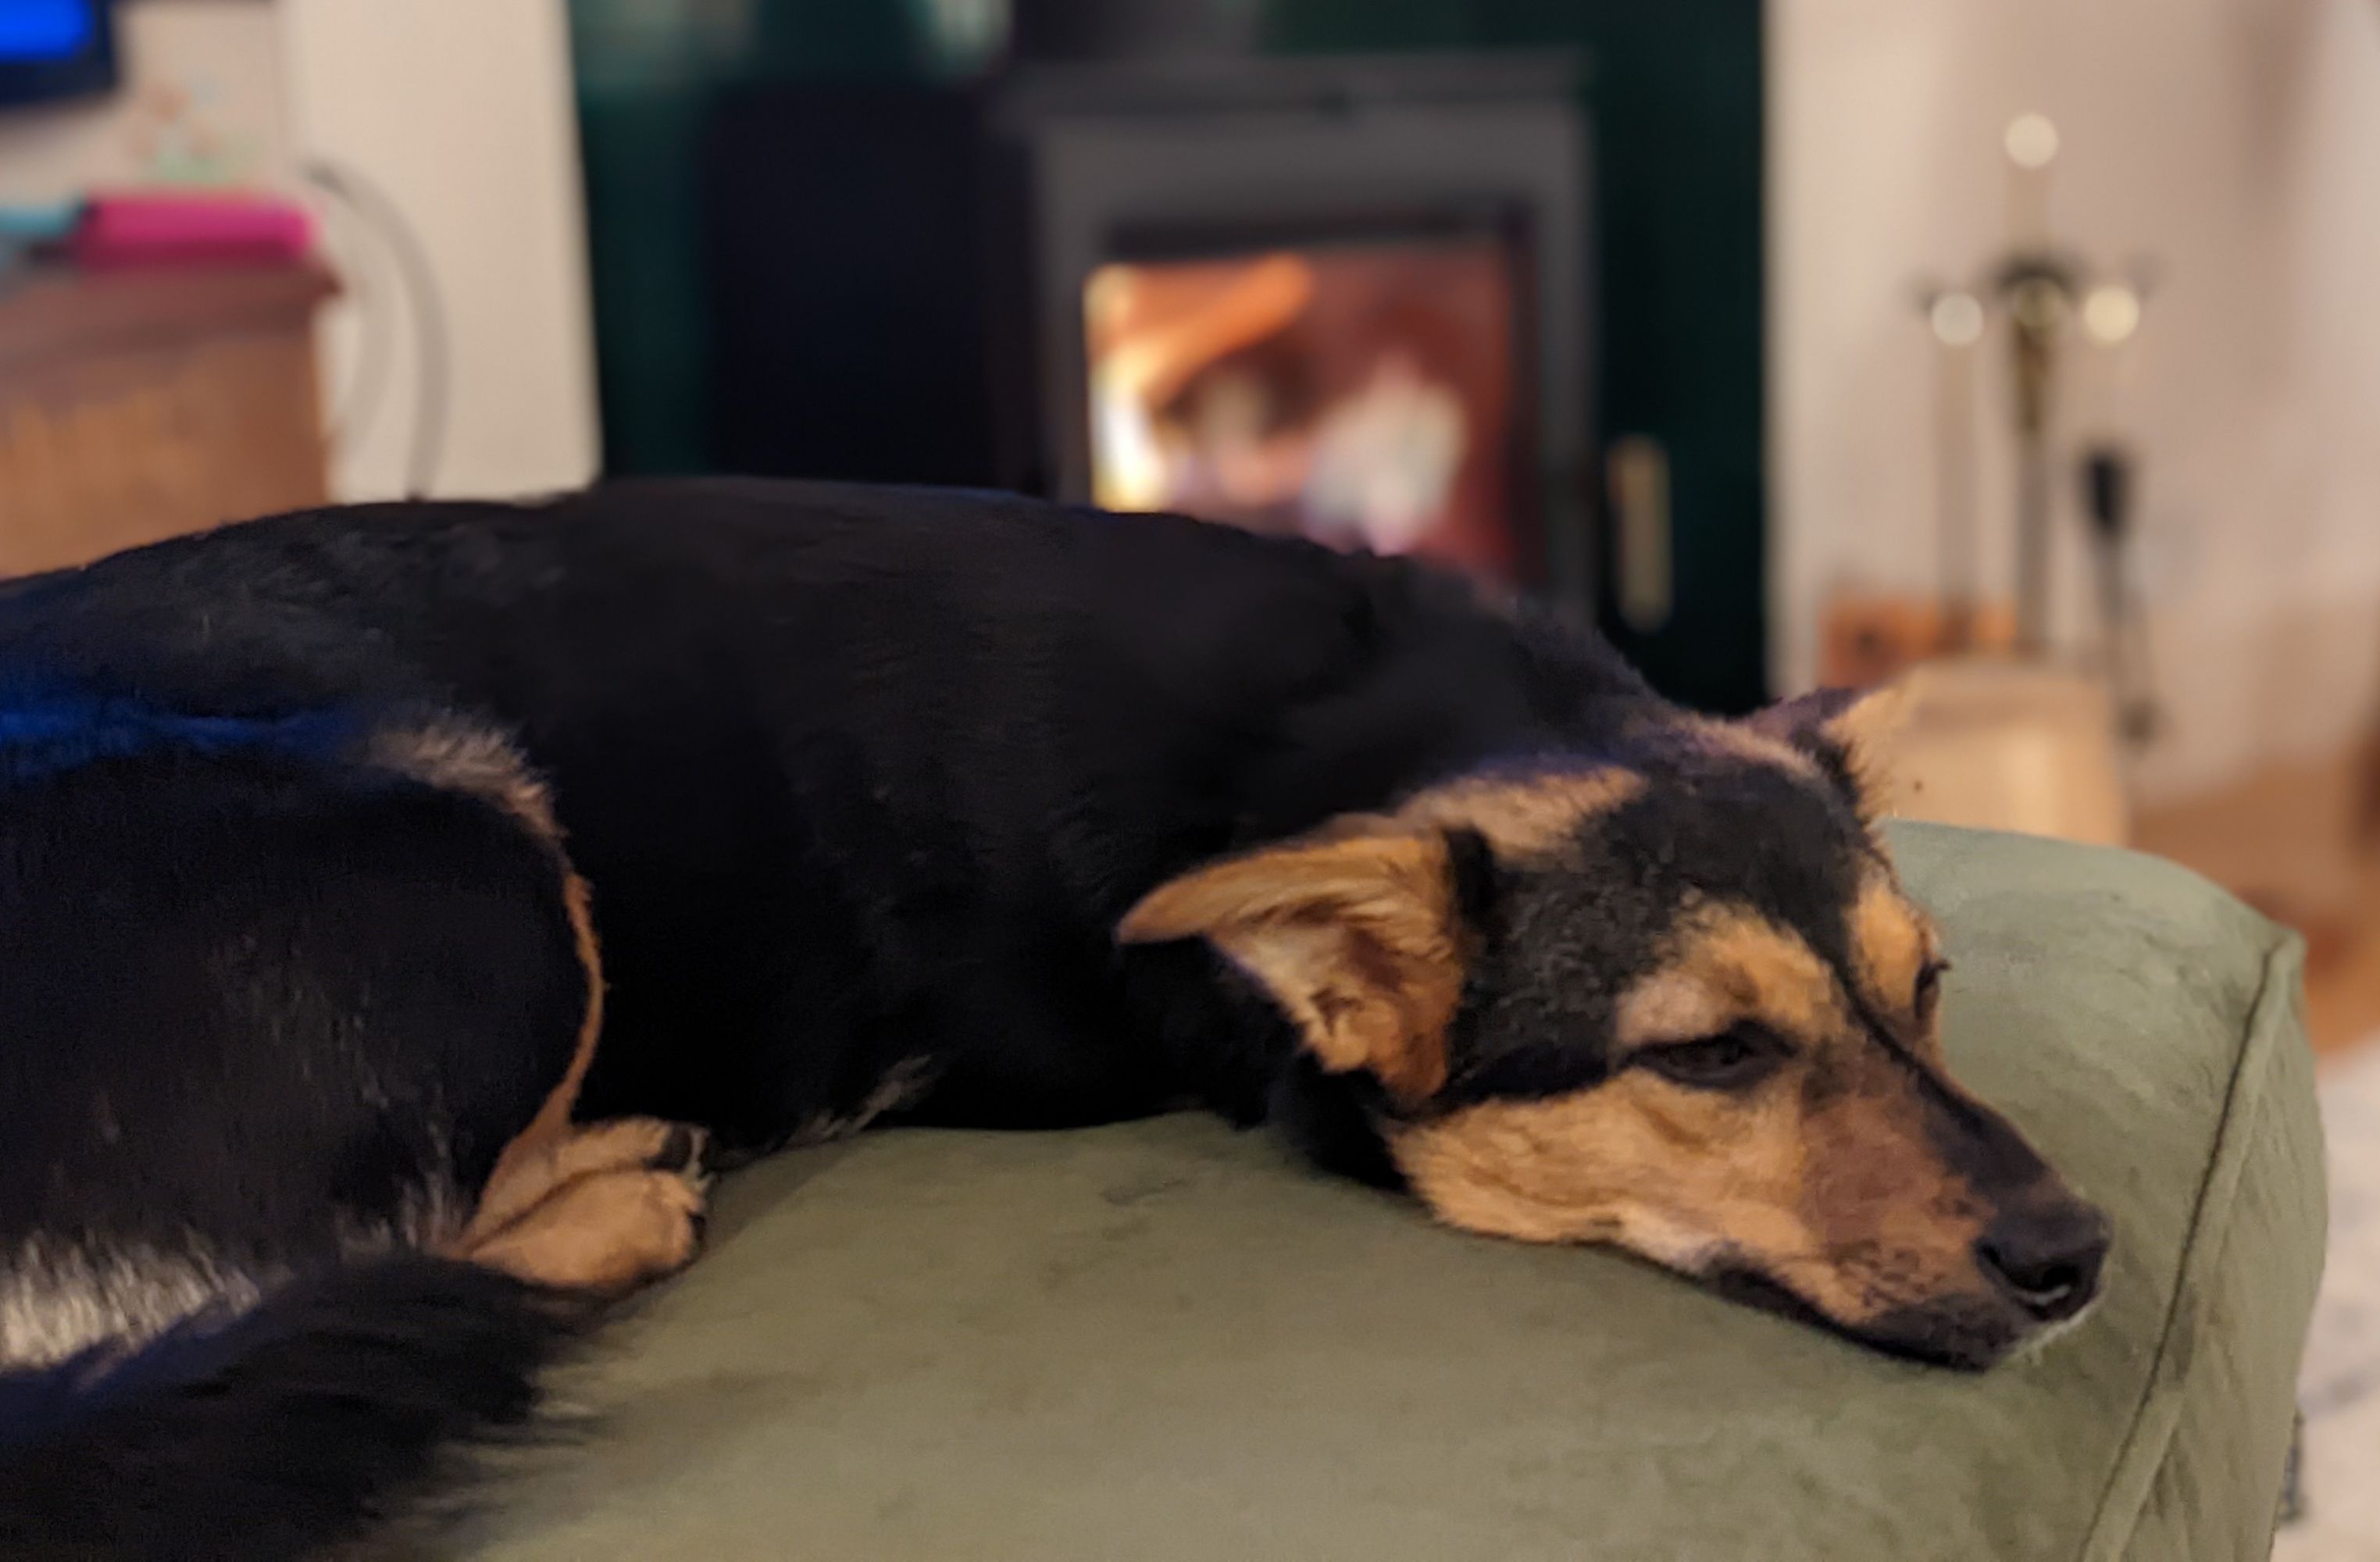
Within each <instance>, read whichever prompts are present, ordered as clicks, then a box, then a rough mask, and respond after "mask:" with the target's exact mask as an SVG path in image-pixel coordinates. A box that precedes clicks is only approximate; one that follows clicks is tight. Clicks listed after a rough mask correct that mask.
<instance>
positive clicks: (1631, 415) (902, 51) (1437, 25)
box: [571, 0, 1765, 709]
mask: <svg viewBox="0 0 2380 1562" xmlns="http://www.w3.org/2000/svg"><path fill="white" fill-rule="evenodd" d="M1086 3H1097V0H1086ZM1219 3H1220V0H1219ZM1236 3H1241V4H1260V5H1261V7H1262V13H1263V21H1262V31H1263V35H1264V37H1265V39H1266V41H1267V46H1268V47H1269V49H1272V50H1275V51H1278V52H1281V53H1301V52H1302V53H1371V52H1382V51H1393V50H1440V49H1460V48H1464V47H1475V48H1495V47H1515V46H1532V45H1560V46H1569V47H1574V48H1578V49H1581V50H1583V51H1584V52H1585V54H1586V56H1587V57H1588V59H1589V61H1590V62H1591V63H1590V68H1589V73H1588V75H1589V83H1588V86H1587V87H1586V89H1585V96H1586V106H1587V109H1588V112H1589V115H1590V118H1591V123H1592V124H1593V126H1594V130H1595V152H1596V163H1597V168H1596V190H1595V194H1596V206H1595V220H1596V239H1597V266H1598V274H1597V278H1596V279H1595V280H1596V293H1597V310H1596V317H1595V321H1594V329H1595V330H1596V332H1597V337H1598V343H1599V353H1598V373H1599V376H1600V383H1599V385H1598V387H1597V398H1598V403H1599V412H1600V416H1601V419H1602V423H1603V430H1602V433H1603V435H1604V437H1605V438H1606V439H1607V440H1608V439H1609V438H1610V437H1613V436H1617V435H1620V434H1628V433H1637V434H1647V435H1650V436H1652V437H1653V438H1655V439H1657V440H1658V441H1659V442H1661V443H1662V445H1663V446H1664V447H1665V448H1666V449H1667V450H1668V452H1669V454H1670V484H1671V503H1672V513H1673V517H1674V525H1673V537H1674V548H1675V554H1676V557H1675V566H1674V567H1675V571H1676V589H1677V606H1676V610H1675V612H1674V613H1673V615H1672V617H1671V618H1670V622H1669V623H1668V624H1666V625H1665V626H1663V627H1662V628H1661V629H1660V630H1659V631H1658V633H1654V634H1650V635H1637V634H1633V633H1631V632H1630V631H1628V630H1627V629H1626V627H1625V626H1624V625H1619V624H1608V625H1607V627H1608V628H1609V629H1610V630H1611V632H1612V634H1613V636H1614V637H1615V638H1616V639H1618V640H1619V641H1621V644H1622V646H1623V648H1626V649H1627V650H1628V651H1629V652H1630V653H1631V654H1632V655H1633V656H1634V657H1635V659H1636V660H1638V661H1639V663H1640V664H1641V665H1643V666H1644V667H1645V671H1646V672H1648V673H1650V674H1651V675H1652V676H1653V677H1654V678H1655V679H1656V680H1657V681H1658V683H1659V684H1662V686H1663V687H1664V688H1666V689H1667V690H1669V691H1670V693H1672V694H1674V695H1676V696H1679V697H1681V698H1683V699H1687V700H1690V701H1692V702H1694V703H1696V704H1700V705H1704V706H1708V707H1713V708H1730V709H1732V708H1745V707H1748V706H1750V705H1752V704H1754V703H1755V702H1756V701H1757V700H1759V699H1760V698H1761V697H1762V696H1763V694H1764V693H1765V690H1764V686H1763V685H1764V682H1765V680H1764V672H1763V667H1764V650H1763V647H1764V642H1765V634H1764V630H1763V626H1762V619H1763V601H1762V558H1763V515H1764V506H1765V497H1764V489H1763V481H1764V479H1763V465H1764V464H1763V449H1762V445H1763V432H1762V430H1763V423H1764V416H1763V373H1762V351H1763V333H1764V325H1763V302H1762V295H1763V277H1762V252H1763V251H1762V232H1763V219H1762V174H1761V169H1762V128H1761V127H1762V117H1763V99H1762V79H1761V54H1762V49H1761V19H1760V10H1761V7H1760V4H1759V0H1236ZM571 9H572V22H573V40H574V45H575V48H576V52H577V66H578V73H579V88H580V106H581V113H582V136H583V139H584V145H585V149H586V160H587V196H588V214H589V228H590V237H591V248H592V257H593V268H594V284H595V309H596V337H597V358H598V368H599V373H600V375H601V395H602V407H603V420H604V430H605V457H606V464H607V466H608V467H609V469H611V470H612V471H614V472H619V473H629V472H682V471H700V470H704V469H706V465H707V463H706V454H705V449H704V433H703V430H704V428H705V418H706V409H705V407H704V406H703V394H704V393H703V385H704V372H703V364H702V361H701V353H702V344H703V342H704V340H705V338H706V335H707V328H706V326H705V323H704V319H703V315H702V299H701V297H700V283H699V258H698V254H697V252H696V248H695V246H696V244H697V236H698V222H697V219H696V207H695V201H696V169H695V166H694V153H693V147H694V145H695V138H696V136H697V135H698V129H699V126H700V122H701V115H702V113H703V111H704V108H705V105H706V103H708V101H709V99H710V94H711V93H713V92H715V91H718V90H719V89H720V88H722V86H726V85H730V84H733V83H735V82H737V81H742V80H747V79H757V78H777V79H801V78H821V79H823V78H845V79H848V78H853V77H874V78H886V77H890V78H895V79H926V78H931V77H936V76H946V75H950V74H953V73H954V72H956V73H964V72H965V70H966V69H967V68H968V67H969V64H970V61H969V59H968V54H969V53H970V51H971V50H973V49H975V48H976V47H977V45H978V43H979V41H977V40H967V39H958V40H953V39H948V38H942V39H937V38H935V37H933V36H931V35H929V33H928V32H926V31H925V30H923V29H921V28H919V27H917V26H916V25H914V24H913V22H912V20H911V18H914V17H916V16H918V15H921V14H923V8H922V6H916V5H914V4H913V3H912V0H774V3H771V0H756V3H755V5H754V6H751V7H750V8H749V10H748V12H747V15H746V17H745V18H744V20H743V22H742V23H741V24H740V25H739V24H734V23H733V22H732V20H731V21H728V22H719V21H714V22H710V23H706V22H705V21H704V20H702V18H706V17H710V18H735V13H736V10H737V8H736V7H734V6H726V7H707V6H703V5H701V4H699V3H698V0H687V3H686V6H684V14H685V17H686V18H687V19H685V20H682V21H680V22H678V23H676V24H674V25H657V24H656V23H654V22H653V21H652V20H650V18H651V16H652V14H653V11H654V8H653V7H652V6H650V5H647V4H639V3H637V0H573V4H572V7H571Z"/></svg>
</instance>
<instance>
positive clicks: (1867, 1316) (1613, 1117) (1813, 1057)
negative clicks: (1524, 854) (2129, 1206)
mask: <svg viewBox="0 0 2380 1562" xmlns="http://www.w3.org/2000/svg"><path fill="white" fill-rule="evenodd" d="M1877 884H1878V890H1879V893H1881V894H1882V895H1883V896H1885V897H1886V899H1883V900H1879V901H1876V902H1873V905H1872V907H1871V909H1870V910H1869V912H1868V913H1867V914H1868V915H1871V916H1873V917H1875V918H1876V920H1877V922H1878V926H1876V928H1875V929H1873V930H1871V931H1870V932H1869V933H1868V934H1867V935H1866V937H1867V938H1873V939H1876V940H1877V947H1876V953H1875V955H1874V958H1875V959H1876V960H1877V961H1879V962H1888V961H1903V962H1906V961H1909V960H1912V959H1922V958H1924V952H1923V951H1925V949H1926V948H1927V947H1928V945H1927V943H1926V941H1925V940H1927V939H1929V938H1930V937H1931V935H1930V931H1929V930H1927V929H1926V928H1925V926H1924V925H1923V923H1922V921H1917V920H1913V917H1914V914H1913V913H1911V912H1910V911H1909V910H1908V908H1907V907H1906V905H1905V903H1903V902H1900V900H1899V898H1898V896H1897V894H1895V893H1894V892H1893V891H1892V890H1891V887H1890V885H1889V884H1888V882H1887V881H1885V880H1883V879H1882V878H1879V879H1878V881H1877ZM1908 969H1909V972H1910V980H1911V982H1912V983H1913V982H1914V980H1915V977H1914V969H1915V967H1914V966H1913V965H1911V966H1909V967H1908ZM1846 999H1847V995H1846V994H1845V993H1844V992H1843V990H1842V987H1841V985H1840V980H1839V978H1838V977H1837V975H1836V974H1835V973H1834V972H1833V971H1831V970H1830V969H1829V968H1828V965H1827V964H1826V963H1825V962H1823V961H1822V960H1820V959H1819V957H1818V956H1817V954H1816V953H1815V951H1812V950H1811V948H1810V947H1809V945H1808V944H1807V943H1806V942H1804V941H1803V938H1801V937H1800V936H1799V935H1798V934H1797V933H1795V932H1794V931H1792V930H1791V929H1790V928H1787V927H1782V926H1777V925H1774V924H1772V923H1769V922H1767V920H1765V919H1764V918H1762V917H1760V916H1758V915H1756V914H1754V913H1753V912H1751V911H1750V910H1749V909H1747V908H1744V907H1742V906H1732V905H1718V904H1713V905H1705V906H1702V907H1698V908H1694V909H1693V910H1690V911H1689V912H1687V913H1686V914H1684V915H1683V916H1682V918H1681V919H1680V924H1679V927H1678V930H1677V932H1676V933H1675V934H1674V935H1673V937H1672V938H1671V939H1670V943H1669V946H1668V949H1667V951H1666V952H1665V955H1664V958H1663V961H1662V963H1661V966H1660V968H1659V969H1658V971H1656V972H1654V973H1653V974H1652V975H1649V976H1647V977H1645V979H1644V980H1643V981H1641V982H1640V983H1638V984H1637V985H1636V986H1635V987H1633V988H1632V989H1631V990H1629V991H1627V992H1625V993H1623V994H1621V997H1620V999H1619V1001H1618V1004H1617V1009H1616V1013H1615V1033H1616V1034H1615V1044H1616V1045H1617V1047H1619V1048H1620V1049H1621V1052H1622V1053H1625V1052H1628V1051H1632V1050H1634V1049H1636V1048H1639V1047H1647V1046H1660V1045H1665V1044H1672V1043H1679V1042H1689V1041H1694V1040H1699V1039H1702V1038H1704V1037H1707V1036H1711V1035H1718V1034H1719V1033H1721V1032H1723V1031H1725V1030H1727V1029H1728V1028H1729V1027H1730V1026H1732V1025H1734V1024H1737V1023H1745V1022H1750V1023H1757V1024H1759V1025H1760V1026H1762V1027H1764V1028H1766V1029H1767V1030H1768V1031H1770V1032H1772V1033H1774V1034H1775V1035H1778V1036H1779V1037H1781V1038H1782V1039H1783V1040H1784V1042H1785V1043H1786V1044H1787V1045H1789V1046H1790V1047H1791V1054H1790V1056H1788V1057H1787V1058H1785V1059H1783V1060H1782V1061H1781V1062H1779V1064H1778V1065H1777V1066H1776V1069H1775V1072H1773V1073H1771V1074H1770V1075H1769V1076H1767V1078H1765V1079H1762V1080H1760V1081H1758V1082H1757V1083H1755V1084H1752V1085H1750V1086H1749V1087H1748V1088H1745V1089H1743V1090H1728V1089H1697V1088H1694V1087H1692V1086H1690V1085H1686V1084H1679V1083H1677V1082H1674V1081H1671V1080H1669V1079H1666V1078H1663V1077H1661V1076H1660V1075H1659V1074H1658V1072H1655V1071H1654V1070H1652V1069H1649V1068H1644V1067H1623V1068H1621V1069H1620V1070H1619V1071H1618V1072H1615V1073H1614V1074H1612V1075H1611V1076H1610V1077H1609V1079H1607V1080H1606V1081H1604V1082H1603V1083H1601V1084H1597V1085H1594V1086H1591V1087H1589V1088H1586V1089H1584V1090H1580V1091H1577V1092H1574V1093H1573V1094H1570V1095H1568V1096H1557V1097H1554V1098H1551V1099H1547V1100H1490V1101H1486V1102H1481V1103H1477V1104H1475V1105H1472V1106H1468V1107H1464V1108H1460V1109H1458V1110H1456V1111H1454V1112H1451V1113H1450V1114H1448V1115H1446V1116H1444V1117H1442V1118H1437V1119H1425V1120H1420V1121H1418V1122H1415V1123H1412V1124H1409V1125H1406V1126H1403V1127H1392V1128H1390V1130H1389V1136H1390V1153H1391V1154H1392V1155H1393V1156H1394V1157H1395V1159H1396V1161H1397V1164H1398V1166H1399V1167H1400V1168H1402V1169H1403V1172H1404V1174H1405V1176H1406V1177H1407V1178H1408V1179H1409V1180H1410V1181H1411V1182H1412V1183H1413V1186H1414V1188H1415V1192H1416V1193H1419V1194H1420V1195H1421V1197H1422V1198H1423V1199H1424V1201H1425V1202H1427V1204H1428V1205H1429V1206H1430V1208H1431V1209H1432V1210H1433V1211H1434V1212H1435V1213H1436V1214H1437V1215H1438V1217H1439V1218H1441V1219H1443V1220H1446V1221H1447V1222H1449V1223H1450V1224H1452V1225H1456V1226H1460V1227H1463V1228H1464V1229H1470V1230H1476V1231H1484V1232H1489V1233H1493V1234H1496V1235H1501V1236H1508V1237H1516V1238H1519V1239H1522V1240H1524V1241H1590V1242H1609V1243H1614V1244H1617V1245H1619V1246H1621V1247H1624V1248H1626V1249H1628V1250H1629V1251H1631V1252H1633V1253H1640V1254H1642V1255H1644V1256H1645V1257H1647V1258H1651V1259H1653V1260H1654V1261H1656V1262H1658V1263H1660V1264H1664V1265H1669V1266H1670V1267H1671V1268H1675V1269H1679V1270H1682V1271H1684V1272H1686V1273H1690V1274H1692V1273H1700V1272H1705V1271H1706V1270H1708V1269H1709V1268H1710V1267H1711V1266H1713V1265H1716V1264H1718V1263H1721V1262H1727V1263H1749V1264H1751V1265H1755V1267H1757V1268H1758V1269H1759V1270H1760V1271H1762V1272H1763V1273H1765V1274H1767V1276H1768V1277H1770V1278H1772V1279H1774V1280H1777V1281H1779V1283H1782V1284H1784V1285H1785V1286H1787V1287H1789V1288H1790V1289H1791V1290H1793V1291H1794V1292H1796V1293H1797V1294H1798V1295H1800V1296H1801V1297H1802V1298H1803V1300H1804V1301H1805V1302H1810V1303H1811V1304H1812V1305H1814V1306H1816V1307H1818V1308H1819V1309H1820V1310H1821V1311H1823V1312H1825V1313H1826V1314H1828V1315H1829V1316H1831V1317H1833V1318H1835V1319H1837V1320H1838V1321H1840V1322H1842V1323H1844V1324H1847V1325H1852V1326H1857V1325H1859V1324H1862V1323H1864V1322H1866V1321H1869V1320H1872V1319H1876V1318H1879V1317H1881V1316H1883V1315H1885V1314H1889V1313H1892V1312H1894V1311H1896V1310H1897V1309H1900V1308H1902V1307H1906V1306H1911V1305H1917V1304H1923V1303H1925V1302H1932V1301H1936V1300H1938V1299H1940V1298H1942V1297H1945V1296H1950V1295H1957V1294H1961V1293H1973V1292H1974V1291H1976V1290H1978V1288H1980V1287H1982V1286H1983V1285H1984V1283H1985V1282H1984V1281H1983V1280H1982V1278H1981V1276H1980V1274H1979V1272H1978V1271H1977V1270H1976V1269H1975V1267H1974V1265H1973V1244H1974V1241H1975V1238H1976V1236H1977V1235H1978V1234H1979V1231H1980V1229H1981V1225H1982V1222H1983V1220H1984V1218H1985V1216H1984V1212H1983V1211H1982V1210H1981V1208H1980V1207H1979V1205H1978V1202H1977V1200H1976V1198H1975V1197H1974V1195H1973V1193H1971V1192H1970V1191H1969V1190H1968V1189H1967V1187H1966V1185H1965V1182H1964V1181H1963V1179H1961V1177H1960V1176H1959V1175H1958V1174H1957V1173H1955V1172H1954V1171H1953V1170H1952V1169H1951V1168H1949V1166H1948V1165H1947V1164H1946V1163H1945V1162H1944V1161H1943V1160H1942V1158H1941V1156H1940V1155H1939V1153H1938V1152H1937V1149H1936V1148H1935V1146H1934V1145H1933V1144H1932V1142H1931V1140H1930V1139H1929V1138H1928V1135H1927V1131H1926V1128H1925V1121H1926V1112H1927V1110H1928V1108H1927V1107H1926V1106H1925V1103H1924V1102H1923V1101H1922V1100H1921V1099H1920V1096H1919V1091H1918V1087H1917V1085H1916V1084H1915V1082H1914V1079H1913V1076H1912V1074H1911V1072H1910V1070H1909V1067H1908V1065H1907V1063H1906V1062H1905V1061H1897V1060H1895V1059H1892V1058H1891V1057H1890V1056H1889V1055H1888V1053H1887V1051H1886V1050H1885V1049H1884V1048H1883V1047H1881V1046H1880V1045H1879V1044H1878V1043H1877V1041H1876V1038H1875V1037H1874V1036H1873V1035H1872V1034H1870V1033H1869V1031H1868V1030H1867V1028H1866V1026H1865V1024H1864V1022H1862V1021H1860V1020H1859V1019H1858V1017H1857V1016H1856V1015H1855V1014H1854V1013H1853V1011H1852V1007H1851V1005H1850V1004H1849V1003H1848V1002H1847V1000H1846ZM1898 1012H1900V1013H1903V1014H1905V1013H1906V1012H1907V995H1906V993H1905V992H1904V993H1903V995H1902V999H1901V1007H1900V1010H1899V1011H1898ZM1929 1066H1930V1065H1929ZM1936 1084H1937V1086H1938V1087H1939V1088H1942V1089H1946V1090H1949V1091H1953V1092H1956V1091H1957V1088H1958V1087H1957V1086H1956V1085H1955V1084H1951V1083H1950V1082H1949V1080H1948V1079H1947V1078H1945V1077H1940V1076H1939V1075H1938V1072H1937V1081H1936Z"/></svg>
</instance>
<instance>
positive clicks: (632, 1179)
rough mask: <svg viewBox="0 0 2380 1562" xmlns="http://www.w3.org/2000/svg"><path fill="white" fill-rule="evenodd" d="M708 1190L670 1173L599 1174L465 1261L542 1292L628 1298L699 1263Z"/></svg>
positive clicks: (564, 1189) (563, 1191)
mask: <svg viewBox="0 0 2380 1562" xmlns="http://www.w3.org/2000/svg"><path fill="white" fill-rule="evenodd" d="M703 1205H704V1190H703V1184H702V1181H701V1180H700V1179H699V1178H697V1177H693V1176H689V1175H686V1174H685V1173H682V1172H671V1171H649V1170H637V1171H599V1172H595V1173H592V1174H590V1175H589V1176H585V1177H581V1178H578V1179H577V1180H576V1181H570V1182H566V1183H565V1184H563V1185H562V1186H561V1187H560V1188H558V1189H555V1190H554V1191H553V1193H552V1194H551V1195H549V1196H548V1197H547V1198H545V1199H544V1200H543V1201H541V1202H540V1203H539V1204H538V1205H536V1206H535V1207H534V1208H532V1209H530V1210H529V1211H528V1213H527V1214H526V1215H524V1216H522V1217H520V1218H518V1219H516V1220H515V1221H514V1222H512V1224H510V1225H508V1226H506V1227H505V1228H504V1229H502V1230H501V1231H498V1232H497V1233H495V1234H494V1235H493V1236H492V1237H490V1238H488V1239H486V1240H485V1241H480V1242H478V1243H476V1244H474V1245H473V1246H471V1247H470V1248H469V1249H468V1251H467V1252H466V1253H463V1255H462V1256H464V1257H467V1258H468V1259H470V1260H471V1261H472V1262H474V1263H477V1264H484V1265H487V1266H488V1267H490V1268H492V1269H502V1270H504V1272H505V1273H506V1274H509V1275H515V1276H517V1277H520V1278H522V1279H525V1280H532V1281H535V1282H537V1283H538V1284H540V1285H548V1286H557V1287H565V1288H569V1289H572V1290H627V1289H628V1288H630V1287H632V1286H637V1285H641V1284H643V1283H645V1282H646V1281H649V1280H654V1279H659V1278H660V1277H662V1276H664V1275H668V1274H672V1273H674V1272H675V1271H676V1270H679V1269H682V1268H684V1267H685V1266H686V1265H687V1264H689V1263H691V1262H693V1260H694V1255H695V1253H696V1251H697V1250H698V1248H699V1247H700V1246H701V1242H702V1211H703Z"/></svg>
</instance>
